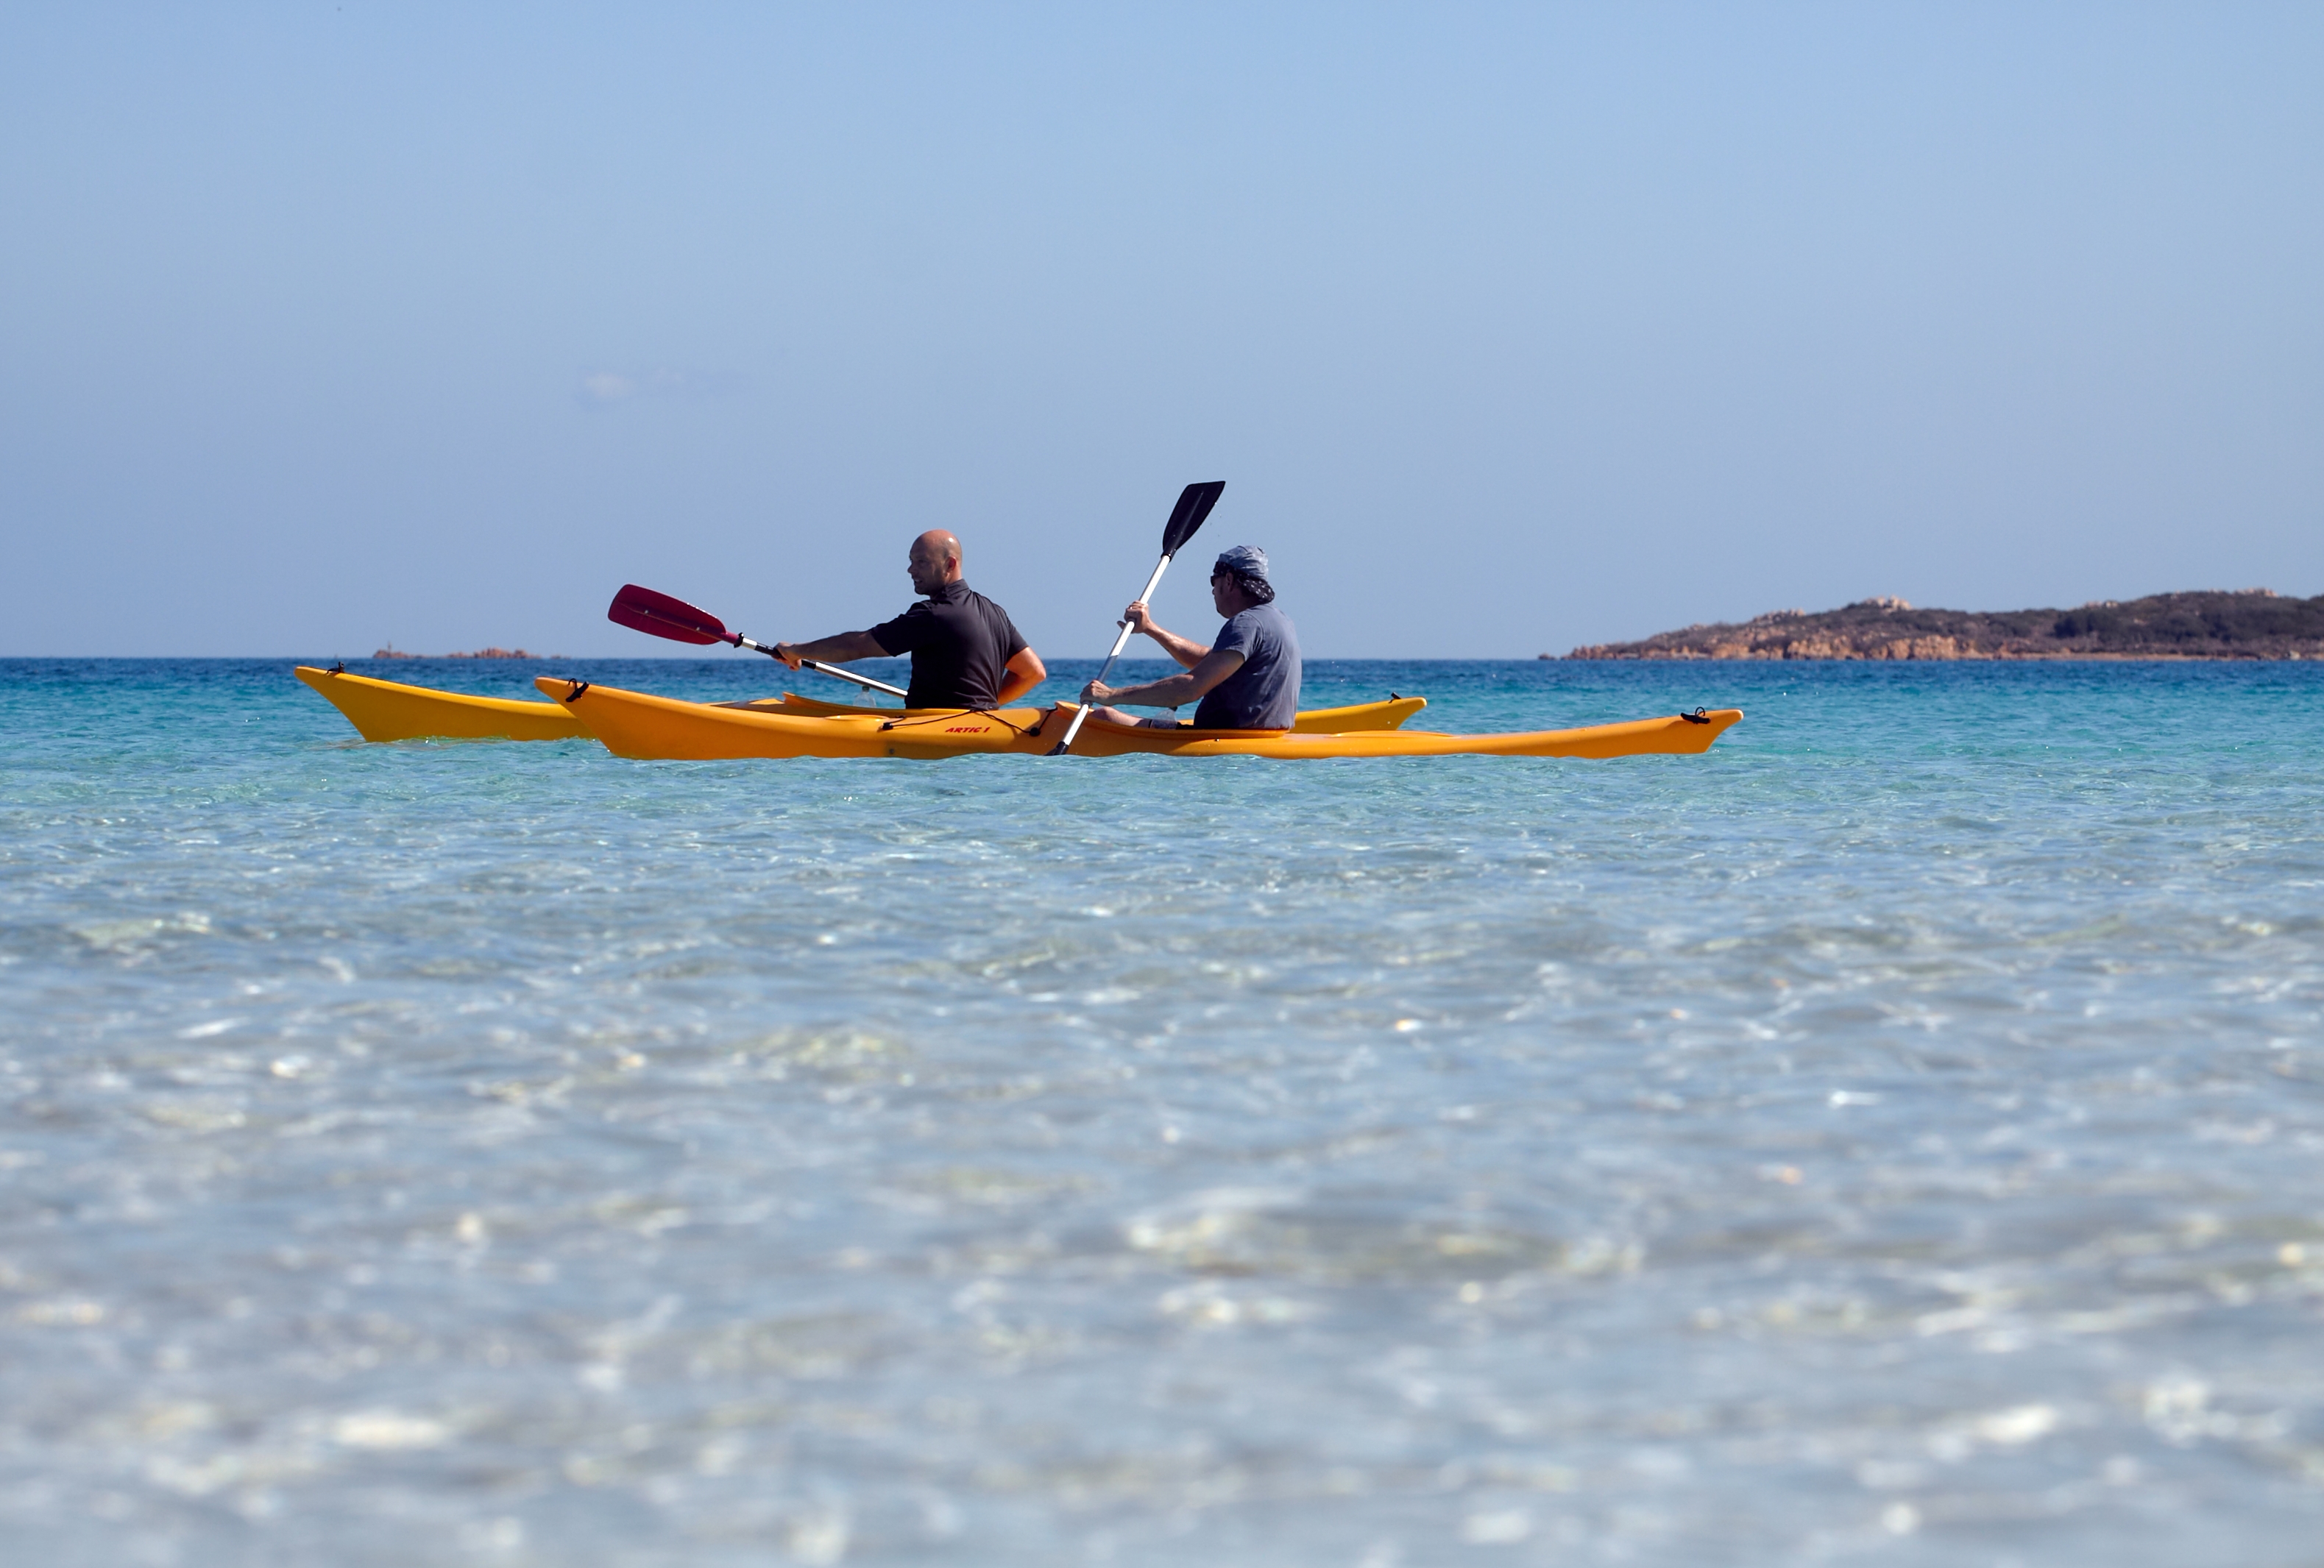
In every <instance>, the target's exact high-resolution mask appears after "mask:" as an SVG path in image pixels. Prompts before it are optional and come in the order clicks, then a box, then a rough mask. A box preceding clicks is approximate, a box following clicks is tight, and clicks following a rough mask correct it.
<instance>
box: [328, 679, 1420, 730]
mask: <svg viewBox="0 0 2324 1568" xmlns="http://www.w3.org/2000/svg"><path fill="white" fill-rule="evenodd" d="M293 673H295V674H296V675H297V676H298V677H299V678H300V680H303V681H305V682H306V683H307V684H308V685H309V686H311V687H314V688H315V689H316V690H317V691H318V692H320V693H322V694H323V696H326V697H327V698H328V699H329V700H330V702H331V705H332V706H334V707H336V708H337V709H338V710H339V711H340V712H341V713H343V714H345V715H346V716H347V722H348V723H350V724H354V725H355V730H356V732H357V733H360V734H361V735H362V736H363V738H364V740H366V741H418V740H429V739H435V738H446V739H453V740H474V741H483V740H501V741H575V740H586V739H587V738H588V735H589V733H590V732H589V730H588V728H587V726H586V725H584V724H582V723H581V722H580V720H578V719H576V718H575V717H574V716H573V715H572V714H570V713H568V712H567V711H566V709H564V708H563V707H561V706H558V704H556V703H553V702H534V701H531V700H530V699H529V698H528V699H524V700H517V699H513V698H509V697H498V696H469V695H468V694H466V692H457V691H438V690H435V689H434V688H432V687H424V686H406V685H404V684H403V683H402V682H401V681H397V680H380V679H377V678H374V677H372V676H368V675H350V674H348V673H347V672H346V671H345V670H343V669H315V668H314V667H312V666H311V665H304V664H302V665H300V666H299V667H298V669H296V670H295V671H294V672H293ZM569 684H570V682H567V681H564V680H552V681H550V683H549V686H545V687H542V688H541V689H542V690H544V691H548V690H550V689H551V688H552V687H553V688H555V689H556V690H558V691H562V690H563V689H564V688H565V687H567V685H569ZM687 706H724V707H732V708H735V709H738V710H740V711H742V712H745V713H775V714H788V715H791V716H793V717H795V718H842V717H861V716H866V715H869V716H871V717H875V718H879V719H894V718H901V717H906V716H908V715H905V713H904V712H903V710H901V709H899V708H879V707H861V706H853V705H850V704H846V703H835V702H818V701H817V700H816V699H815V698H814V697H808V696H796V695H794V694H793V693H790V692H785V693H783V695H782V696H778V697H766V698H762V699H759V700H756V701H752V702H747V703H730V704H715V705H696V704H688V705H687ZM1426 706H1428V699H1427V698H1425V697H1417V696H1391V697H1390V698H1389V699H1388V701H1386V702H1368V703H1358V704H1357V705H1356V706H1353V707H1339V708H1314V709H1310V710H1308V711H1307V712H1305V713H1302V714H1301V715H1299V722H1298V724H1297V725H1296V731H1297V733H1340V732H1342V731H1347V730H1392V729H1394V728H1396V727H1397V725H1398V724H1402V723H1404V721H1405V720H1406V719H1408V718H1410V717H1411V716H1412V715H1415V714H1416V713H1418V712H1419V711H1420V710H1421V709H1422V708H1425V707H1426Z"/></svg>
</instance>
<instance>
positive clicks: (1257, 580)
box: [1082, 545, 1299, 730]
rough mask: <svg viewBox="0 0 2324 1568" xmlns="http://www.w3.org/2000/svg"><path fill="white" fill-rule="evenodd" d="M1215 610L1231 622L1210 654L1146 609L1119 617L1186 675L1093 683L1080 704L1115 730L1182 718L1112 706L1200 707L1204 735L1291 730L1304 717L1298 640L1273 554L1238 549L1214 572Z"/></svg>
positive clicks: (1197, 716)
mask: <svg viewBox="0 0 2324 1568" xmlns="http://www.w3.org/2000/svg"><path fill="white" fill-rule="evenodd" d="M1211 603H1212V604H1213V605H1215V606H1217V609H1218V612H1219V613H1220V614H1222V615H1224V616H1225V617H1226V618H1227V623H1226V624H1225V625H1224V626H1222V627H1220V628H1219V635H1218V640H1217V641H1214V642H1213V643H1212V644H1211V645H1210V646H1209V647H1207V648H1205V647H1203V645H1202V644H1201V643H1199V642H1192V641H1187V640H1186V639H1185V638H1184V637H1181V636H1179V635H1178V634H1177V633H1176V632H1167V631H1165V630H1163V629H1162V627H1161V626H1159V625H1158V624H1157V623H1156V622H1155V620H1154V617H1153V616H1152V615H1151V614H1150V613H1148V611H1147V608H1146V604H1145V602H1144V601H1143V600H1140V601H1139V603H1137V604H1132V605H1130V608H1128V609H1127V610H1124V611H1123V612H1122V613H1121V616H1122V619H1123V620H1124V621H1126V622H1128V623H1130V626H1132V627H1133V628H1135V629H1136V630H1138V631H1139V632H1144V633H1146V635H1147V636H1148V637H1151V638H1152V639H1154V641H1157V642H1159V643H1160V644H1161V645H1162V650H1163V651H1164V652H1166V653H1167V654H1169V656H1170V657H1171V658H1173V659H1176V660H1177V661H1178V662H1179V663H1180V664H1182V665H1184V666H1185V673H1184V674H1181V675H1173V676H1169V677H1167V678H1164V679H1161V680H1154V681H1148V682H1147V683H1146V684H1145V685H1144V686H1105V685H1102V684H1101V683H1099V682H1097V681H1094V680H1093V681H1091V682H1090V683H1089V685H1088V686H1086V687H1084V688H1083V690H1082V701H1084V702H1085V703H1089V704H1092V705H1093V707H1092V709H1091V716H1092V717H1093V718H1100V719H1104V720H1106V721H1107V722H1108V723H1110V724H1142V725H1144V726H1146V727H1148V728H1150V729H1174V728H1176V726H1177V723H1178V721H1177V720H1176V718H1167V719H1139V718H1135V717H1133V716H1132V715H1129V714H1125V713H1123V712H1121V711H1120V709H1118V708H1112V707H1108V706H1096V705H1103V704H1108V703H1117V702H1122V703H1130V704H1134V705H1135V706H1139V707H1156V708H1175V707H1177V706H1180V705H1181V704H1183V703H1189V702H1197V701H1199V706H1197V707H1196V708H1195V709H1194V728H1196V729H1198V730H1287V729H1289V728H1290V727H1291V726H1292V724H1293V723H1294V722H1295V721H1296V719H1297V717H1298V714H1299V634H1298V632H1296V631H1295V630H1293V628H1292V625H1291V617H1290V616H1288V615H1286V614H1285V613H1283V612H1282V611H1280V610H1278V609H1277V608H1276V607H1275V586H1274V585H1273V584H1272V583H1270V582H1268V580H1267V552H1266V551H1265V550H1263V549H1259V548H1258V547H1257V546H1255V545H1237V546H1235V548H1234V549H1231V550H1228V551H1226V552H1225V553H1224V554H1222V555H1221V556H1220V557H1219V559H1218V564H1217V565H1216V566H1213V567H1212V568H1211Z"/></svg>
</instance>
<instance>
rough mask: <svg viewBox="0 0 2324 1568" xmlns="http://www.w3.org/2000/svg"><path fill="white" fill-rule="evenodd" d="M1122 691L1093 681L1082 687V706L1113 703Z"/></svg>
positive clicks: (1120, 688)
mask: <svg viewBox="0 0 2324 1568" xmlns="http://www.w3.org/2000/svg"><path fill="white" fill-rule="evenodd" d="M1130 608H1132V609H1143V608H1145V606H1144V605H1142V604H1133V605H1131V606H1130ZM1122 689H1123V688H1122V687H1118V686H1108V685H1106V684H1105V683H1104V682H1103V681H1102V680H1093V681H1091V682H1090V683H1089V684H1088V685H1087V686H1085V687H1082V706H1084V707H1095V706H1098V705H1099V704H1100V703H1109V702H1111V701H1112V700H1113V699H1114V697H1115V696H1116V695H1117V694H1118V693H1120V691H1121V690H1122Z"/></svg>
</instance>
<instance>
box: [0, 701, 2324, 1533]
mask: <svg viewBox="0 0 2324 1568" xmlns="http://www.w3.org/2000/svg"><path fill="white" fill-rule="evenodd" d="M357 668H363V667H362V666H358V667H357ZM558 669H569V670H572V671H575V672H576V673H580V674H583V675H585V676H586V677H587V678H593V679H598V680H604V681H610V682H612V683H613V684H617V685H629V686H635V687H650V688H653V689H659V690H663V691H668V692H671V693H673V694H677V695H697V696H737V695H742V694H744V693H749V692H757V691H761V690H764V689H767V686H766V679H765V677H766V667H765V665H764V664H763V663H754V662H752V661H748V660H745V659H740V658H730V659H725V660H719V661H711V662H705V663H702V664H685V663H669V662H660V661H656V662H653V663H641V664H630V665H622V664H613V663H605V664H597V663H583V662H579V661H576V662H574V663H571V664H567V665H560V666H558ZM383 673H392V674H397V675H399V676H401V678H416V679H421V680H425V681H428V682H430V683H434V684H440V685H447V686H453V685H457V686H463V687H466V688H468V689H475V690H487V691H499V692H504V693H507V694H509V695H526V694H527V692H528V686H529V682H528V678H529V676H530V674H531V673H532V670H531V669H527V668H523V667H512V666H498V665H470V666H462V665H443V664H429V665H420V666H412V665H404V666H401V667H397V668H396V669H392V670H388V671H383ZM1065 673H1066V674H1067V675H1071V674H1073V673H1074V672H1073V671H1072V670H1071V669H1068V670H1067V671H1065ZM0 676H5V680H0V724H5V731H6V733H7V735H8V745H7V750H6V753H5V758H6V760H5V763H0V769H5V774H4V775H0V777H5V791H0V987H5V993H0V995H5V1025H4V1026H0V1029H5V1033H0V1041H5V1045H0V1183H5V1187H0V1191H5V1194H6V1199H7V1201H6V1203H5V1205H4V1206H0V1391H5V1398H0V1528H5V1533H6V1535H7V1536H9V1537H10V1538H11V1540H12V1541H13V1542H14V1544H15V1545H14V1551H13V1552H12V1555H14V1553H15V1552H22V1553H23V1554H24V1555H23V1556H22V1557H21V1558H18V1559H17V1560H22V1561H27V1562H30V1561H40V1562H43V1563H107V1564H112V1563H235V1564H242V1563H282V1564H290V1563H302V1564H303V1563H318V1562H330V1563H337V1564H371V1563H423V1562H425V1563H460V1562H476V1563H541V1564H572V1563H590V1564H595V1563H607V1564H613V1563H619V1564H632V1563H634V1564H663V1563H689V1564H690V1563H718V1564H724V1563H736V1564H741V1563H753V1564H756V1563H770V1562H774V1563H781V1562H789V1561H796V1562H803V1563H840V1562H845V1563H938V1562H941V1563H995V1564H1000V1563H1009V1564H1022V1563H1084V1562H1086V1563H1127V1564H1181V1563H1189V1562H1208V1563H1234V1564H1243V1563H1249V1564H1254V1565H1257V1564H1305V1563H1344V1564H1351V1565H1354V1564H1370V1565H1373V1568H1388V1565H1389V1564H1404V1565H1420V1564H1434V1563H1469V1562H1475V1563H1481V1564H1490V1563H1644V1564H1672V1565H1678V1564H1690V1565H1692V1564H1702V1563H1783V1564H1790V1563H1809V1562H1840V1563H1855V1562H1859V1561H1861V1562H1877V1563H1907V1564H1919V1563H2025V1564H2035V1563H2039V1564H2044V1565H2052V1564H2058V1563H2107V1564H2119V1563H2138V1564H2143V1563H2154V1564H2163V1563H2190V1562H2198V1561H2202V1562H2222V1563H2224V1562H2234V1563H2241V1564H2266V1563H2286V1564H2289V1563H2312V1562H2314V1561H2315V1560H2316V1553H2317V1549H2318V1548H2317V1544H2318V1542H2319V1540H2324V1356H2319V1351H2318V1347H2319V1334H2324V1028H2319V1013H2320V1012H2324V670H2319V669H2316V668H2315V667H2312V666H2305V665H2273V666H2215V665H2193V666H2162V665H2140V664H2123V665H2106V666H2080V667H2073V668H2054V667H2043V668H2029V667H2022V666H2010V667H1978V666H1965V665H1952V666H1945V665H1936V666H1918V667H1915V666H1904V667H1898V668H1887V669H1883V668H1876V667H1867V666H1853V667H1851V666H1824V665H1810V666H1794V667H1765V666H1762V667H1743V666H1734V665H1720V666H1701V665H1694V666H1609V665H1595V666H1589V665H1584V666H1574V665H1563V664H1542V663H1525V664H1367V665H1350V664H1342V665H1328V666H1324V667H1323V668H1322V669H1319V670H1318V671H1316V672H1315V674H1314V678H1313V679H1311V685H1310V693H1309V700H1310V702H1311V703H1321V702H1325V701H1350V700H1358V699H1360V698H1364V697H1369V696H1379V695H1381V694H1382V693H1383V692H1385V691H1386V690H1387V689H1388V688H1391V687H1392V688H1395V689H1397V690H1402V691H1406V692H1415V691H1417V692H1421V693H1425V695H1427V696H1430V697H1431V698H1432V699H1434V702H1435V705H1436V706H1434V707H1433V708H1432V709H1431V711H1430V713H1429V714H1428V715H1425V718H1424V720H1423V721H1422V722H1424V723H1426V724H1431V725H1434V726H1440V727H1444V728H1452V729H1487V728H1540V727H1545V726H1549V725H1555V724H1579V723H1589V722H1595V721H1601V720H1610V719H1618V718H1627V717H1635V716H1643V715H1650V714H1654V713H1663V712H1669V711H1671V710H1672V709H1674V708H1675V707H1678V706H1687V707H1692V706H1695V705H1696V704H1697V703H1707V704H1710V705H1711V706H1729V705H1732V706H1740V707H1742V708H1744V709H1746V710H1747V712H1748V717H1747V719H1746V720H1745V721H1744V723H1743V724H1740V725H1738V726H1737V727H1736V728H1735V729H1734V730H1732V731H1730V732H1729V733H1728V735H1727V736H1726V737H1725V738H1724V739H1723V740H1721V742H1720V743H1719V745H1718V746H1717V747H1716V748H1714V750H1713V751H1712V752H1711V753H1710V754H1708V755H1706V756H1702V757H1696V758H1642V759H1633V760H1628V761H1618V762H1608V763H1584V762H1564V761H1523V760H1501V759H1450V760H1429V761H1369V762H1359V761H1348V762H1335V763H1314V764H1280V763H1268V762H1264V761H1249V760H1243V759H1224V760H1215V761H1207V762H1200V763H1194V762H1177V761H1166V760H1159V759H1130V760H1120V761H1103V762H1099V761H1058V762H1052V761H1043V760H1037V759H1012V758H978V759H968V760H964V761H955V762H948V763H942V764H928V763H909V762H843V761H830V762H817V761H806V762H758V763H635V762H624V761H619V760H616V759H614V758H613V757H610V756H608V755H606V754H605V753H604V752H603V751H602V750H600V749H598V748H596V747H595V745H594V743H583V742H572V743H558V744H536V745H515V744H493V743H446V744H429V743H414V744H401V745H391V746H371V745H364V744H361V743H359V742H356V741H355V738H354V736H353V733H352V732H351V731H350V730H349V729H348V728H347V726H346V724H345V722H344V721H343V720H341V719H340V718H339V716H338V715H337V714H336V713H334V712H333V711H331V710H330V709H329V708H328V707H327V706H326V705H325V704H324V703H323V702H322V701H321V700H320V699H319V698H318V697H316V696H313V695H312V694H311V693H309V692H308V691H307V690H306V689H305V688H304V687H300V686H299V685H298V684H296V683H295V682H294V681H293V680H292V679H291V677H290V675H289V668H288V661H251V662H246V663H244V662H216V663H193V664H171V663H160V662H130V661H122V662H39V661H21V660H20V661H14V662H10V663H6V664H5V665H0ZM1059 684H1062V683H1059ZM822 694H823V695H836V690H835V688H830V689H826V690H825V692H823V693H822Z"/></svg>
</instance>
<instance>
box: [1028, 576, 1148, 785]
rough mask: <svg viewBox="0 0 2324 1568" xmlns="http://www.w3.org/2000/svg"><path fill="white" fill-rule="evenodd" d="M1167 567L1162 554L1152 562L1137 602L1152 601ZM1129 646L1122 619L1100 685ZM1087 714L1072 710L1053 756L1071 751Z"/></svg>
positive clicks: (1101, 669)
mask: <svg viewBox="0 0 2324 1568" xmlns="http://www.w3.org/2000/svg"><path fill="white" fill-rule="evenodd" d="M1169 569H1170V558H1169V557H1168V556H1164V557H1163V558H1161V559H1160V560H1158V561H1156V562H1155V563H1154V575H1153V576H1150V577H1148V578H1147V579H1146V591H1145V592H1144V593H1142V594H1140V595H1138V601H1139V604H1152V603H1153V602H1154V590H1155V589H1156V588H1157V587H1159V586H1161V583H1162V574H1163V573H1164V572H1167V571H1168V570H1169ZM1129 646H1130V623H1129V622H1127V621H1124V622H1123V623H1121V635H1120V636H1119V637H1116V638H1115V639H1114V640H1113V651H1112V652H1111V653H1109V654H1107V655H1106V656H1105V662H1104V663H1103V664H1102V665H1101V666H1099V668H1098V672H1097V678H1098V683H1099V684H1100V685H1103V684H1104V682H1105V678H1106V677H1107V676H1109V675H1111V674H1112V673H1113V661H1114V660H1115V659H1119V658H1120V657H1121V650H1123V649H1125V648H1127V647H1129ZM1089 716H1090V711H1089V709H1088V708H1087V707H1081V708H1076V709H1075V710H1074V722H1073V723H1072V724H1069V725H1067V726H1066V727H1065V739H1064V740H1062V741H1059V742H1057V749H1056V751H1054V752H1050V753H1049V754H1050V755H1051V756H1053V757H1062V756H1064V755H1065V753H1066V752H1069V751H1071V750H1072V749H1073V744H1074V736H1075V735H1078V734H1080V733H1082V721H1083V720H1084V719H1085V718H1087V717H1089Z"/></svg>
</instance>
